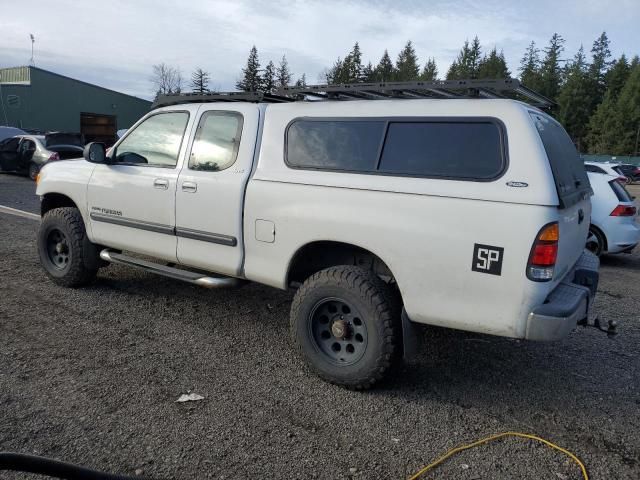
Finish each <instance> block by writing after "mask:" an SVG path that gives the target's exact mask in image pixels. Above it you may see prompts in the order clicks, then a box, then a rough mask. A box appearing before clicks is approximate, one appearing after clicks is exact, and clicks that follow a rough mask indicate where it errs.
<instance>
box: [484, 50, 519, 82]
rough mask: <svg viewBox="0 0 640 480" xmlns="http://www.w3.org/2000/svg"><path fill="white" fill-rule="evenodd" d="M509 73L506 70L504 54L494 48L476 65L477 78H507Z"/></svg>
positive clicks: (509, 75) (507, 69)
mask: <svg viewBox="0 0 640 480" xmlns="http://www.w3.org/2000/svg"><path fill="white" fill-rule="evenodd" d="M509 77H511V72H510V71H509V68H507V62H506V60H505V59H504V53H503V52H500V53H498V51H497V50H496V48H495V47H494V48H493V50H491V52H489V55H485V56H484V57H483V58H482V60H480V62H479V64H478V75H477V78H509Z"/></svg>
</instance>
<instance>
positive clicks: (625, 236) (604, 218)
mask: <svg viewBox="0 0 640 480" xmlns="http://www.w3.org/2000/svg"><path fill="white" fill-rule="evenodd" d="M588 175H589V182H590V183H591V188H593V193H594V194H593V197H591V226H590V227H589V237H588V238H587V248H588V249H589V250H590V251H592V252H593V253H594V254H596V255H598V256H600V255H603V254H605V253H622V252H630V251H631V250H633V249H634V248H635V246H636V245H637V244H638V243H639V242H640V225H639V224H638V221H637V209H636V205H635V203H634V201H633V198H632V197H631V195H629V192H627V190H626V189H625V188H624V186H622V185H621V184H620V182H618V181H617V180H618V177H617V176H616V175H606V174H602V173H592V172H589V173H588Z"/></svg>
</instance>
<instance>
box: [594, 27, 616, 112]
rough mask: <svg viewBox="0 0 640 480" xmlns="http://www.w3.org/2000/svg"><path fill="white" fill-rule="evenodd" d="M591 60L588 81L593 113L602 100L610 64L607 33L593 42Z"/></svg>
mask: <svg viewBox="0 0 640 480" xmlns="http://www.w3.org/2000/svg"><path fill="white" fill-rule="evenodd" d="M591 54H592V60H591V65H590V66H589V81H590V83H591V95H592V97H591V104H590V107H591V111H594V110H595V109H596V107H597V106H598V104H600V102H602V99H603V98H604V92H605V90H606V88H607V84H606V75H607V71H608V70H609V66H610V65H611V62H610V61H609V58H611V50H609V39H608V38H607V33H606V32H602V34H601V35H600V36H599V37H598V38H597V39H596V41H595V42H593V48H592V49H591Z"/></svg>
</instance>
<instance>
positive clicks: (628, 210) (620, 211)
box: [609, 205, 636, 217]
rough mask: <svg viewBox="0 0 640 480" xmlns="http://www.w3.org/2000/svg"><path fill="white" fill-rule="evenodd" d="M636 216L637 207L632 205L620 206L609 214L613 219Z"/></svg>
mask: <svg viewBox="0 0 640 480" xmlns="http://www.w3.org/2000/svg"><path fill="white" fill-rule="evenodd" d="M635 214H636V207H634V206H631V205H618V206H617V207H616V208H614V209H613V212H611V213H610V214H609V216H611V217H633V216H635Z"/></svg>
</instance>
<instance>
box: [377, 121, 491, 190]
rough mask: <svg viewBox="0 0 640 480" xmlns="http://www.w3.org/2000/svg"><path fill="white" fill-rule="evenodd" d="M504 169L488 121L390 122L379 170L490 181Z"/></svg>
mask: <svg viewBox="0 0 640 480" xmlns="http://www.w3.org/2000/svg"><path fill="white" fill-rule="evenodd" d="M503 167H504V158H503V151H502V141H501V138H500V130H499V127H498V125H496V124H494V123H491V122H462V121H461V122H391V123H390V124H389V130H388V132H387V139H386V141H385V145H384V149H383V150H382V158H381V161H380V171H381V172H384V173H398V174H409V175H423V176H427V177H455V178H474V179H490V178H493V177H495V176H497V175H498V174H499V173H500V172H501V171H502V169H503Z"/></svg>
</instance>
